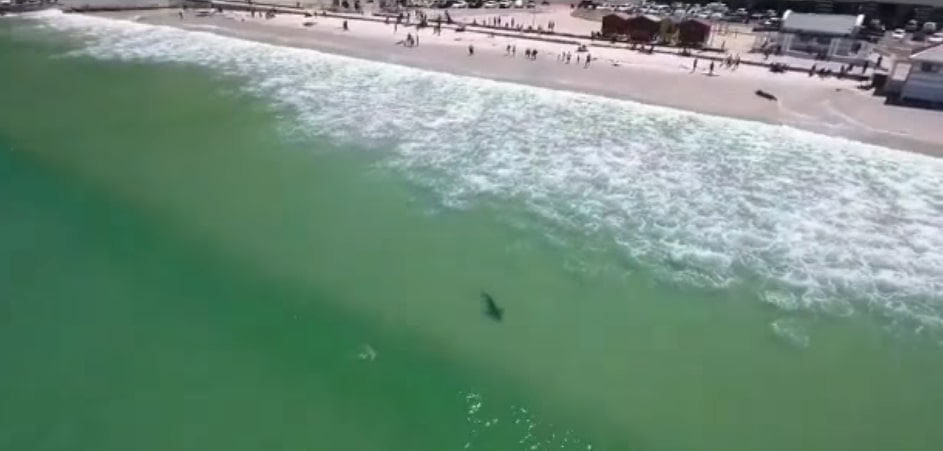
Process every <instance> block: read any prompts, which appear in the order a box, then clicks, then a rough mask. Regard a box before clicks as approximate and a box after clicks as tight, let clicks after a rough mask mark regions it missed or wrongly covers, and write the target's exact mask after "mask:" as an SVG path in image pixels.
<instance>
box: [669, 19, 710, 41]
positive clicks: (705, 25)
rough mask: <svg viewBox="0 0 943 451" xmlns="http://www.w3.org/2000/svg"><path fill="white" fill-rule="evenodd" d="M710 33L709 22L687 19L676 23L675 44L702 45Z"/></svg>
mask: <svg viewBox="0 0 943 451" xmlns="http://www.w3.org/2000/svg"><path fill="white" fill-rule="evenodd" d="M710 35H711V24H710V23H709V22H706V21H703V20H700V19H688V20H684V21H682V22H681V23H679V24H678V39H677V44H678V45H682V46H685V47H702V46H704V44H706V43H707V39H708V38H709V37H710Z"/></svg>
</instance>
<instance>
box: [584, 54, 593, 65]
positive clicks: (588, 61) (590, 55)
mask: <svg viewBox="0 0 943 451" xmlns="http://www.w3.org/2000/svg"><path fill="white" fill-rule="evenodd" d="M592 61H593V54H592V53H587V54H586V64H585V65H584V66H583V69H587V68H589V63H591V62H592Z"/></svg>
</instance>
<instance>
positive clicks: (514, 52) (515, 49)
mask: <svg viewBox="0 0 943 451" xmlns="http://www.w3.org/2000/svg"><path fill="white" fill-rule="evenodd" d="M511 56H517V44H514V45H512V46H511Z"/></svg>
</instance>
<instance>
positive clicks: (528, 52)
mask: <svg viewBox="0 0 943 451" xmlns="http://www.w3.org/2000/svg"><path fill="white" fill-rule="evenodd" d="M524 58H527V59H530V49H524Z"/></svg>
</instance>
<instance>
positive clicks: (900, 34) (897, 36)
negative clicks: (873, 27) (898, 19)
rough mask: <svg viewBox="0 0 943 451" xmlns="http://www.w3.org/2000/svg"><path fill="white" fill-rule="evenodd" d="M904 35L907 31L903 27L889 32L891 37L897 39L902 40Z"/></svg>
mask: <svg viewBox="0 0 943 451" xmlns="http://www.w3.org/2000/svg"><path fill="white" fill-rule="evenodd" d="M904 36H907V32H906V31H904V29H903V28H898V29H896V30H894V32H893V33H891V37H892V38H894V39H897V40H903V39H904Z"/></svg>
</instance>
